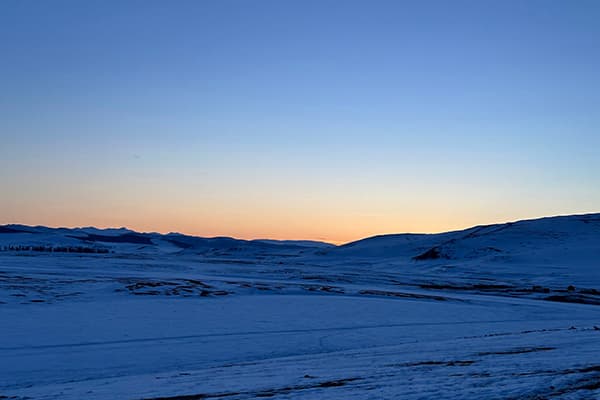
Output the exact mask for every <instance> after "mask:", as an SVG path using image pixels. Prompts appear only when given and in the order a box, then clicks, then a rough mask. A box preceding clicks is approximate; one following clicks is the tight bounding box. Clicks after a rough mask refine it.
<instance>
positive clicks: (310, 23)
mask: <svg viewBox="0 0 600 400" xmlns="http://www.w3.org/2000/svg"><path fill="white" fill-rule="evenodd" d="M0 10H1V12H0V54H2V62H1V63H0V87H1V88H2V90H1V91H0V136H1V137H0V139H1V141H2V143H3V145H2V146H0V168H1V170H0V185H1V186H2V188H3V195H2V196H1V197H0V210H1V211H0V222H6V223H9V222H20V223H30V224H47V225H53V226H55V225H67V226H75V225H76V226H81V225H99V226H121V225H127V226H129V227H131V228H135V229H141V230H156V231H175V230H177V231H184V232H187V233H195V234H200V235H208V236H210V235H232V236H239V237H248V238H251V237H275V238H313V239H316V238H320V239H325V240H331V241H336V242H341V241H346V240H351V239H356V238H359V237H363V236H368V235H371V234H376V233H386V232H404V231H418V232H433V231H442V230H448V229H456V228H462V227H466V226H469V225H473V224H479V223H490V222H498V221H506V220H513V219H519V218H526V217H536V216H542V215H553V214H567V213H579V212H591V211H599V210H598V205H600V184H599V179H598V176H599V173H600V157H599V156H598V149H599V148H600V133H599V128H600V112H598V111H599V110H598V105H599V104H600V72H599V71H600V50H599V49H600V24H598V21H599V20H600V3H598V2H596V1H576V2H571V1H453V2H448V1H419V2H408V1H406V2H405V1H254V2H247V1H174V2H170V1H161V2H158V1H124V2H122V1H119V2H117V1H114V2H111V1H97V2H96V1H92V2H76V1H72V2H63V1H52V2H33V1H5V2H3V3H2V5H0Z"/></svg>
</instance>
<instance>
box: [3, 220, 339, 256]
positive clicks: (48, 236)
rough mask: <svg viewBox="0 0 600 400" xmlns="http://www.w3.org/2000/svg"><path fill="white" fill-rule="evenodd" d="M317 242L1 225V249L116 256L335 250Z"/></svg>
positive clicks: (286, 252) (328, 245) (246, 253)
mask: <svg viewBox="0 0 600 400" xmlns="http://www.w3.org/2000/svg"><path fill="white" fill-rule="evenodd" d="M332 246H333V245H330V244H328V243H322V242H316V241H291V240H290V241H287V240H286V241H279V240H242V239H234V238H230V237H214V238H203V237H197V236H189V235H183V234H180V233H169V234H166V235H163V234H160V233H140V232H135V231H132V230H129V229H126V228H116V229H114V228H109V229H98V228H94V227H86V228H48V227H44V226H26V225H14V224H13V225H3V226H0V250H10V249H13V250H15V249H18V250H19V251H23V250H25V251H26V250H27V249H28V248H30V247H32V248H33V247H34V248H35V250H37V251H53V250H55V249H58V248H60V249H63V250H64V248H65V247H66V248H70V249H74V250H75V249H79V250H81V249H82V248H86V249H104V250H109V251H111V252H116V253H121V252H123V253H148V252H149V253H157V252H158V253H173V254H176V253H183V254H192V255H193V254H199V255H210V256H233V255H236V256H237V255H244V256H248V255H261V254H271V253H274V254H280V255H281V254H288V253H291V254H292V255H297V254H300V253H301V252H305V251H311V250H313V251H315V250H318V249H322V248H328V247H332Z"/></svg>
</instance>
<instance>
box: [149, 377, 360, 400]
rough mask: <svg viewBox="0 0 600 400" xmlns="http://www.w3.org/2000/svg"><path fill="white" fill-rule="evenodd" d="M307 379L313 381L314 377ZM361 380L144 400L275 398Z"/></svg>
mask: <svg viewBox="0 0 600 400" xmlns="http://www.w3.org/2000/svg"><path fill="white" fill-rule="evenodd" d="M307 379H313V378H312V377H310V378H307ZM360 379H361V378H345V379H335V380H330V381H322V382H315V383H309V384H304V385H294V386H284V387H280V388H273V389H265V390H257V391H240V392H222V393H198V394H189V395H178V396H167V397H152V398H145V399H142V400H203V399H221V398H227V397H234V396H250V397H256V398H266V397H273V396H276V395H281V394H288V393H292V392H296V391H300V390H308V389H319V388H335V387H340V386H345V385H346V384H348V383H350V382H353V381H357V380H360Z"/></svg>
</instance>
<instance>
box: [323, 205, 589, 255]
mask: <svg viewBox="0 0 600 400" xmlns="http://www.w3.org/2000/svg"><path fill="white" fill-rule="evenodd" d="M329 254H330V255H339V256H355V257H378V258H403V259H406V261H409V260H421V261H426V260H436V259H442V260H443V259H445V260H473V259H485V260H488V261H490V260H498V261H506V260H507V258H510V259H513V260H521V261H523V260H525V259H527V260H528V261H533V260H535V259H539V261H540V262H546V261H548V260H549V259H552V260H554V261H556V260H557V259H560V260H563V261H575V260H579V261H581V260H587V261H589V262H596V263H598V262H599V261H598V260H600V214H586V215H571V216H560V217H547V218H541V219H533V220H523V221H518V222H510V223H505V224H494V225H486V226H477V227H473V228H469V229H466V230H463V231H455V232H447V233H439V234H398V235H381V236H374V237H371V238H367V239H362V240H359V241H356V242H352V243H348V244H346V245H343V246H339V247H337V248H335V249H332V250H330V251H329Z"/></svg>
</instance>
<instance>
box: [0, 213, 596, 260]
mask: <svg viewBox="0 0 600 400" xmlns="http://www.w3.org/2000/svg"><path fill="white" fill-rule="evenodd" d="M10 246H25V247H24V248H27V246H38V247H39V246H41V247H42V248H51V247H52V246H62V247H64V246H74V247H81V246H89V247H91V248H101V249H109V250H112V251H125V252H140V251H154V252H160V253H183V254H202V255H210V256H235V255H266V254H268V255H290V254H295V255H315V256H326V257H342V258H347V257H351V258H367V259H393V260H396V261H405V262H407V263H420V262H428V263H448V262H452V261H459V260H460V261H462V262H485V263H490V262H492V263H494V262H505V261H506V260H508V259H518V260H525V261H527V262H538V261H539V262H541V261H542V260H546V261H545V262H547V261H548V260H551V261H552V262H574V260H579V261H578V262H581V260H584V262H586V263H590V264H593V263H594V262H597V261H595V260H600V213H595V214H582V215H568V216H556V217H545V218H538V219H530V220H521V221H516V222H508V223H503V224H492V225H480V226H475V227H472V228H468V229H464V230H459V231H451V232H444V233H437V234H411V233H406V234H390V235H378V236H373V237H369V238H365V239H361V240H358V241H355V242H351V243H347V244H343V245H340V246H335V245H332V244H329V243H324V242H317V241H309V240H270V239H256V240H243V239H235V238H231V237H214V238H204V237H198V236H191V235H184V234H181V233H168V234H160V233H140V232H135V231H133V230H130V229H127V228H108V229H99V228H94V227H85V228H48V227H44V226H27V225H18V224H10V225H1V226H0V248H4V249H6V248H7V247H10ZM21 248H22V247H21ZM597 263H598V264H600V261H598V262H597ZM599 268H600V265H599Z"/></svg>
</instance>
